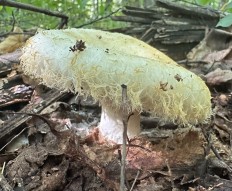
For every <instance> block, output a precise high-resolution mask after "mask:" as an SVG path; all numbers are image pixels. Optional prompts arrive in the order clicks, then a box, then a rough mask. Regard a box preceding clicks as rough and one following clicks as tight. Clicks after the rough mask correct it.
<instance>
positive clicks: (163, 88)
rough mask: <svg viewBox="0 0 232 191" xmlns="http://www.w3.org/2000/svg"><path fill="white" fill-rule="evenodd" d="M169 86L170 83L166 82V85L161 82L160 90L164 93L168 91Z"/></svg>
mask: <svg viewBox="0 0 232 191" xmlns="http://www.w3.org/2000/svg"><path fill="white" fill-rule="evenodd" d="M167 85H168V82H166V83H162V82H160V89H161V90H163V91H167V90H168V89H167Z"/></svg>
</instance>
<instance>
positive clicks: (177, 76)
mask: <svg viewBox="0 0 232 191" xmlns="http://www.w3.org/2000/svg"><path fill="white" fill-rule="evenodd" d="M174 78H175V79H176V80H177V81H178V82H179V81H183V78H181V76H180V75H179V74H176V75H175V76H174Z"/></svg>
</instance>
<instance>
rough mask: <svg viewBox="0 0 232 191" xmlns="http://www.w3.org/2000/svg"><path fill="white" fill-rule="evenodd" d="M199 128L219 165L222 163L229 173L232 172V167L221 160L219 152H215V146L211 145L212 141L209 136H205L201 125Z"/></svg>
mask: <svg viewBox="0 0 232 191" xmlns="http://www.w3.org/2000/svg"><path fill="white" fill-rule="evenodd" d="M201 130H202V133H203V135H204V137H205V139H206V141H207V142H208V145H209V147H210V148H211V150H212V151H213V153H214V154H215V156H216V157H217V158H218V159H219V160H218V161H219V163H220V164H221V165H223V167H225V168H226V169H227V170H228V171H229V172H230V173H231V172H232V168H231V167H230V166H229V165H228V164H226V162H225V161H224V160H223V158H222V157H221V156H220V155H219V153H218V152H217V150H216V149H215V147H214V146H213V144H212V141H211V136H210V135H209V136H207V133H206V131H205V129H204V128H203V127H201Z"/></svg>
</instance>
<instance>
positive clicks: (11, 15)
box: [0, 0, 232, 33]
mask: <svg viewBox="0 0 232 191" xmlns="http://www.w3.org/2000/svg"><path fill="white" fill-rule="evenodd" d="M15 1H16V2H21V3H25V4H30V5H33V6H37V7H40V8H43V9H47V10H50V11H56V12H59V13H63V14H65V15H67V16H68V17H69V21H68V27H79V26H82V25H85V24H87V23H89V22H91V21H95V20H97V19H99V21H98V22H93V23H92V24H91V25H88V27H89V28H91V27H92V28H103V29H112V28H118V27H123V26H125V25H127V23H123V22H116V21H112V20H111V19H110V16H109V15H111V14H112V13H113V12H116V13H115V14H114V15H120V14H121V13H120V11H118V12H117V10H118V9H120V8H122V7H123V6H126V5H130V6H136V7H148V8H149V7H150V6H152V5H154V0H43V1H41V0H15ZM178 2H182V3H193V4H198V5H201V6H205V7H207V8H213V9H216V10H219V11H222V12H223V13H225V16H226V17H228V15H230V13H231V12H232V3H231V2H230V1H228V0H179V1H178ZM101 18H104V19H101ZM223 22H224V23H223ZM59 23H60V19H59V18H57V17H52V16H47V15H44V14H41V13H35V12H31V11H26V10H22V9H17V8H13V7H8V6H0V28H1V30H0V33H4V32H7V31H8V32H9V31H10V30H11V29H12V25H16V26H19V27H21V28H22V29H24V30H30V29H33V28H34V29H36V28H38V27H39V28H45V29H54V28H57V26H58V25H59ZM225 23H226V25H231V23H232V16H231V15H230V17H229V19H227V20H226V21H223V20H222V22H221V25H220V23H219V25H220V26H223V24H225Z"/></svg>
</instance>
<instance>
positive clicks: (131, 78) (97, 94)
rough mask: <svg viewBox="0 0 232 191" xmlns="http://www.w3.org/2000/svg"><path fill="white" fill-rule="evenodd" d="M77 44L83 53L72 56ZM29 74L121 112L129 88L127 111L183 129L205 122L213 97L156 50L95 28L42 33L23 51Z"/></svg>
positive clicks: (190, 75) (206, 89)
mask: <svg viewBox="0 0 232 191" xmlns="http://www.w3.org/2000/svg"><path fill="white" fill-rule="evenodd" d="M77 40H82V41H84V42H85V46H86V48H85V49H84V50H83V51H69V47H72V45H73V44H75V43H76V41H77ZM21 66H22V68H23V71H24V72H25V74H27V75H29V76H31V77H33V78H36V79H39V80H40V81H41V83H43V84H45V85H47V86H48V87H51V88H57V89H59V90H62V91H72V92H74V93H76V92H78V93H79V94H81V95H91V96H92V97H93V98H94V99H95V100H98V101H99V102H100V103H102V104H105V103H107V104H108V105H110V107H112V109H114V110H120V109H121V108H120V107H121V100H122V97H121V96H122V93H121V92H122V89H121V85H122V84H125V85H127V91H128V92H127V94H128V99H129V105H128V112H130V111H138V112H141V111H143V110H145V111H148V112H150V113H151V114H152V115H153V116H157V117H160V118H162V119H163V120H169V121H173V122H175V123H178V124H184V125H185V124H189V123H192V124H196V123H202V122H205V121H206V120H207V119H208V118H209V116H210V115H211V102H210V99H211V96H210V92H209V90H208V88H207V86H206V85H205V83H204V82H203V81H202V80H201V78H199V77H198V76H196V75H195V74H194V73H192V72H190V71H188V70H186V69H185V68H183V67H181V66H179V65H177V64H176V63H175V62H174V61H173V60H171V59H170V58H169V57H167V56H166V55H164V54H163V53H161V52H159V51H158V50H157V49H155V48H152V47H151V46H149V45H147V44H145V43H143V42H142V41H139V40H137V39H135V38H132V37H130V36H127V35H123V34H119V33H109V32H104V31H98V30H91V29H66V30H49V31H41V32H39V33H38V34H36V35H35V36H34V37H32V38H30V39H29V40H28V42H27V44H26V46H25V47H24V48H23V55H22V57H21Z"/></svg>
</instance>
